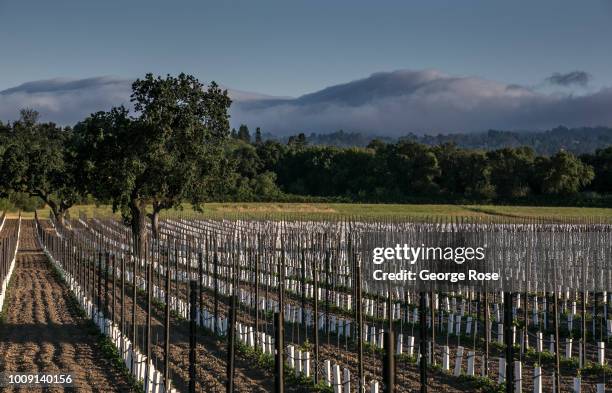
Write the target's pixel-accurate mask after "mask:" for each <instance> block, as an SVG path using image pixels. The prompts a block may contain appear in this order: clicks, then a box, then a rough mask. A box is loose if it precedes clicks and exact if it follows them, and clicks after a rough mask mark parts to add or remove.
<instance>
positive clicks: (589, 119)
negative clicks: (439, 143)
mask: <svg viewBox="0 0 612 393" xmlns="http://www.w3.org/2000/svg"><path fill="white" fill-rule="evenodd" d="M610 107H612V89H603V90H601V91H599V92H597V93H594V94H590V95H583V96H574V95H570V94H567V95H561V94H558V93H556V94H545V93H541V92H538V91H535V90H533V89H531V88H527V87H522V86H519V85H508V84H504V83H500V82H495V81H490V80H485V79H482V78H476V77H457V76H450V75H447V74H444V73H441V72H439V71H435V70H424V71H406V70H403V71H395V72H385V73H376V74H373V75H371V76H370V77H368V78H365V79H361V80H356V81H352V82H349V83H345V84H341V85H337V86H332V87H329V88H326V89H323V90H321V91H319V92H316V93H313V94H308V95H305V96H302V97H299V98H297V99H294V100H276V101H275V100H269V101H266V102H255V103H253V102H251V103H241V102H238V103H237V104H236V105H235V106H234V108H233V112H232V113H233V117H234V119H239V120H240V121H241V122H245V123H247V124H250V125H252V126H260V127H262V129H264V130H266V131H270V132H272V133H276V134H293V133H296V132H300V131H304V132H333V131H337V130H339V129H344V130H345V131H357V132H364V133H369V134H380V135H405V134H406V133H409V132H415V133H456V132H472V131H484V130H487V129H490V128H496V129H523V130H525V129H529V130H537V129H547V128H551V127H555V126H557V125H560V124H563V125H566V126H570V127H572V126H596V125H612V112H611V111H609V109H608V108H610Z"/></svg>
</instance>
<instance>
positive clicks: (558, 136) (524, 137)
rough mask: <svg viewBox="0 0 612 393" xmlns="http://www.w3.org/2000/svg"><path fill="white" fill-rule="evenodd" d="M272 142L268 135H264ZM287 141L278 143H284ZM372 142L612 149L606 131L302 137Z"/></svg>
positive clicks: (317, 141) (546, 151)
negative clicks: (374, 140) (376, 140)
mask: <svg viewBox="0 0 612 393" xmlns="http://www.w3.org/2000/svg"><path fill="white" fill-rule="evenodd" d="M264 136H265V137H267V138H271V139H275V138H274V136H272V135H270V134H266V135H264ZM286 139H287V138H281V139H280V140H281V141H283V142H286ZM373 139H379V140H382V141H384V142H395V141H397V140H399V139H405V140H411V141H414V142H418V143H423V144H426V145H430V146H435V145H441V144H444V143H455V144H456V145H457V146H459V147H462V148H467V149H480V150H496V149H502V148H505V147H518V146H529V147H531V148H533V149H534V150H535V152H536V153H537V154H540V155H552V154H555V153H556V152H558V151H559V150H567V151H569V152H572V153H574V154H585V153H593V152H595V151H596V150H597V149H602V148H605V147H608V146H612V128H610V127H580V128H567V127H561V126H560V127H556V128H553V129H551V130H547V131H499V130H489V131H487V132H480V133H469V134H438V135H415V134H408V135H405V136H402V137H399V138H394V137H390V136H383V137H381V136H376V135H367V134H362V133H351V132H344V131H338V132H334V133H331V134H314V133H313V134H310V135H309V136H307V137H306V140H307V142H308V143H309V144H312V145H327V146H338V147H351V146H355V147H365V146H367V145H368V143H370V142H371V141H372V140H373Z"/></svg>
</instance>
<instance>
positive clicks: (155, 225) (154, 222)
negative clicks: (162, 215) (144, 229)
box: [149, 209, 159, 241]
mask: <svg viewBox="0 0 612 393" xmlns="http://www.w3.org/2000/svg"><path fill="white" fill-rule="evenodd" d="M149 217H150V218H151V229H152V232H153V239H155V241H157V240H159V212H158V211H156V210H155V209H154V210H153V213H151V214H150V215H149Z"/></svg>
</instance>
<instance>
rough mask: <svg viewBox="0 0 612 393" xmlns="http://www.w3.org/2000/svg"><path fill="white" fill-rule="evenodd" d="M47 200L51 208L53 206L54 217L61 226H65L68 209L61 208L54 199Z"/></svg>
mask: <svg viewBox="0 0 612 393" xmlns="http://www.w3.org/2000/svg"><path fill="white" fill-rule="evenodd" d="M46 202H47V205H49V208H51V212H52V213H53V218H55V221H56V222H57V224H58V225H59V226H60V228H64V226H65V222H66V220H65V218H66V209H61V208H60V206H58V204H57V203H55V202H54V201H51V200H47V201H46Z"/></svg>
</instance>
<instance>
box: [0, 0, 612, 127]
mask: <svg viewBox="0 0 612 393" xmlns="http://www.w3.org/2000/svg"><path fill="white" fill-rule="evenodd" d="M0 21H1V22H0V120H3V121H7V120H15V119H16V118H18V116H19V109H20V108H24V107H28V108H33V109H36V110H39V111H40V112H41V118H42V119H43V120H45V121H54V122H57V123H60V124H66V125H68V124H74V123H75V122H77V121H79V120H82V119H83V118H84V117H85V116H87V115H88V114H90V113H92V112H95V111H98V110H108V109H110V108H111V107H112V106H115V105H120V104H126V105H129V96H130V84H131V82H132V81H133V80H134V79H135V78H138V77H140V76H143V75H144V74H145V73H147V72H153V73H155V74H166V73H171V74H176V73H179V72H187V73H190V74H193V75H195V76H196V77H198V78H200V80H202V81H204V82H207V81H211V80H215V81H217V82H218V83H220V84H222V85H223V86H225V87H227V88H229V89H230V95H231V96H232V99H233V100H234V104H233V105H232V108H231V116H232V118H231V121H232V125H233V126H239V125H240V124H241V123H247V124H248V125H249V126H251V127H252V128H254V127H258V126H259V127H262V129H264V130H265V131H269V132H272V133H277V134H295V133H297V132H322V133H325V132H333V131H337V130H339V129H344V130H345V131H358V132H364V133H368V134H384V135H404V134H406V133H408V132H416V133H439V132H442V133H451V132H472V131H485V130H487V129H489V128H495V129H508V130H516V129H533V130H542V129H549V128H552V127H555V126H557V125H566V126H569V127H579V126H598V125H605V126H612V110H610V108H612V44H611V42H612V22H611V21H612V0H592V1H582V2H580V1H575V0H572V1H569V0H555V1H552V0H536V1H533V0H532V1H524V0H512V1H503V2H502V1H497V0H473V1H470V0H463V1H461V0H446V1H442V0H428V1H409V0H403V1H384V0H381V1H372V0H370V1H361V0H352V1H345V0H331V1H330V0H328V1H319V0H310V1H305V0H284V1H277V0H257V1H253V0H251V1H237V0H234V1H232V0H220V1H214V2H213V1H184V0H175V1H157V0H148V1H143V0H124V1H114V0H106V1H100V2H93V1H83V0H80V1H76V0H75V1H68V0H53V1H37V2H34V1H28V0H22V1H12V2H9V1H4V0H0ZM236 90H240V91H243V92H254V93H259V94H266V95H272V96H282V97H289V98H291V97H292V98H293V99H285V100H276V101H270V100H267V99H265V98H262V97H261V96H256V95H249V94H243V93H240V92H238V91H236ZM304 94H309V95H307V96H305V97H301V96H303V95H304Z"/></svg>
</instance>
